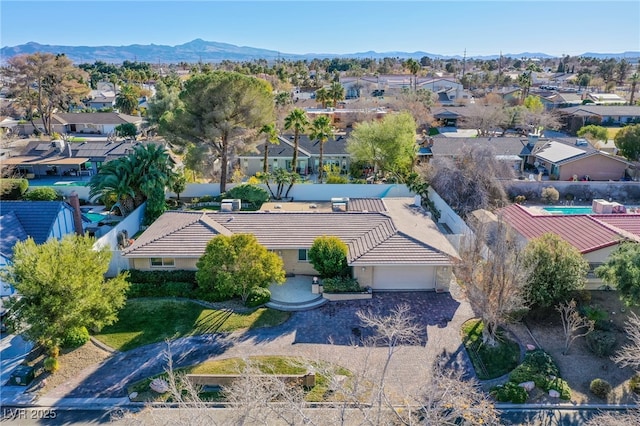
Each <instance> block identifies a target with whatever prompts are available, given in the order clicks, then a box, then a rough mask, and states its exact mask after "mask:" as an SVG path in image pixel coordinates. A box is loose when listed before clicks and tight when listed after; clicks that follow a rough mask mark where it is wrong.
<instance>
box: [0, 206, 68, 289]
mask: <svg viewBox="0 0 640 426" xmlns="http://www.w3.org/2000/svg"><path fill="white" fill-rule="evenodd" d="M1 209H2V210H1V211H0V268H3V267H4V266H6V265H8V264H9V263H10V261H11V258H12V256H13V247H14V246H15V244H16V243H17V242H19V241H24V240H26V239H27V238H29V237H31V238H33V240H34V241H35V243H36V244H42V243H44V242H45V241H47V240H48V239H49V238H56V239H58V240H59V239H61V238H62V237H63V236H65V235H67V234H71V233H73V232H75V231H76V226H75V222H74V215H73V213H74V212H73V208H72V207H71V206H70V205H69V204H67V203H66V202H64V201H4V200H3V201H2V205H1ZM12 293H13V289H12V288H10V287H9V286H8V284H6V283H4V282H2V281H1V280H0V295H2V296H6V295H10V294H12Z"/></svg>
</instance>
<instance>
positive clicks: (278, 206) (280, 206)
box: [273, 204, 282, 209]
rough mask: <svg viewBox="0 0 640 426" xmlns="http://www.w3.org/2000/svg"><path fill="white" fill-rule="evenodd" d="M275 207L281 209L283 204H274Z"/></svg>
mask: <svg viewBox="0 0 640 426" xmlns="http://www.w3.org/2000/svg"><path fill="white" fill-rule="evenodd" d="M273 208H274V209H281V208H282V204H276V205H275V206H273Z"/></svg>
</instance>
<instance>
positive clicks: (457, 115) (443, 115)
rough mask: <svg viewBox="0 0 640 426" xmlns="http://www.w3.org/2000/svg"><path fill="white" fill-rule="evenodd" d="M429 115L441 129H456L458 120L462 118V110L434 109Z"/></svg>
mask: <svg viewBox="0 0 640 426" xmlns="http://www.w3.org/2000/svg"><path fill="white" fill-rule="evenodd" d="M431 113H432V114H433V118H435V119H436V120H438V121H439V122H440V124H441V127H458V120H459V119H462V118H464V108H462V107H460V108H434V109H433V110H432V111H431Z"/></svg>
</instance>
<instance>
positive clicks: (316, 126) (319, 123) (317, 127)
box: [309, 115, 334, 183]
mask: <svg viewBox="0 0 640 426" xmlns="http://www.w3.org/2000/svg"><path fill="white" fill-rule="evenodd" d="M333 135H334V129H333V126H331V120H330V119H329V117H327V116H324V115H323V116H320V117H318V118H316V119H315V120H313V123H311V133H309V138H310V139H311V140H314V139H316V140H318V142H320V160H319V167H318V183H322V178H323V176H324V144H325V143H326V142H327V141H328V140H329V139H330V138H332V137H333Z"/></svg>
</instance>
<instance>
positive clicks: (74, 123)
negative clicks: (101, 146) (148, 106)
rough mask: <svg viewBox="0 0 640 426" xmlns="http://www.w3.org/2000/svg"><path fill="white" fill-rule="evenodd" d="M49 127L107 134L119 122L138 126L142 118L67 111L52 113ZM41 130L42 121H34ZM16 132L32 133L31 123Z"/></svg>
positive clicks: (105, 113) (76, 131) (115, 113)
mask: <svg viewBox="0 0 640 426" xmlns="http://www.w3.org/2000/svg"><path fill="white" fill-rule="evenodd" d="M51 123H52V125H51V128H52V131H53V132H57V133H86V134H98V135H108V134H110V133H113V132H114V130H115V128H116V127H117V126H119V125H120V124H125V123H133V124H135V125H136V127H138V128H140V125H141V124H142V118H141V117H136V116H132V115H127V114H120V113H117V112H67V113H59V114H53V116H52V117H51ZM36 125H38V128H39V129H40V131H41V132H43V131H44V126H43V125H42V123H41V122H40V123H39V122H37V121H36ZM18 132H19V133H20V134H23V135H30V134H32V133H34V128H33V125H32V124H31V123H28V124H21V125H19V126H18Z"/></svg>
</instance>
